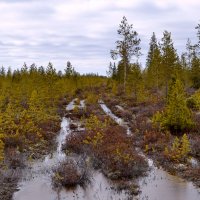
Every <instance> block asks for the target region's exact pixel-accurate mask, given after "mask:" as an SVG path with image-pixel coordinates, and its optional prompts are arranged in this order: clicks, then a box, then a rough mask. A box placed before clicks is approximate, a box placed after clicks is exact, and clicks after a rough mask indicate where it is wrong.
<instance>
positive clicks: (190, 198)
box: [99, 101, 200, 200]
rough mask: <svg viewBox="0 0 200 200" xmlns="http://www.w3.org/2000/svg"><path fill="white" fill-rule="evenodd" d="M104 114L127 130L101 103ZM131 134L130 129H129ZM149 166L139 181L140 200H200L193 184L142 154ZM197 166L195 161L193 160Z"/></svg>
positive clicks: (128, 131) (199, 191)
mask: <svg viewBox="0 0 200 200" xmlns="http://www.w3.org/2000/svg"><path fill="white" fill-rule="evenodd" d="M99 104H100V106H101V108H102V109H103V110H104V112H105V113H106V114H107V115H108V116H110V117H111V118H112V119H113V120H115V122H116V123H117V124H119V125H121V126H123V127H125V128H127V124H125V123H124V121H123V120H122V119H121V118H119V117H117V116H115V115H114V114H113V113H112V111H111V110H110V109H109V108H108V107H107V106H106V104H105V103H104V102H103V101H100V102H99ZM127 129H128V130H127V133H128V134H130V128H129V127H128V128H127ZM139 154H141V155H142V156H144V157H145V158H146V159H147V161H148V164H149V167H150V171H149V173H148V175H147V176H146V177H142V178H140V179H139V185H140V190H141V193H140V195H139V197H138V199H140V200H161V199H162V200H199V199H200V190H198V189H197V188H196V187H195V186H194V185H193V184H192V183H191V182H187V181H185V180H183V179H181V178H179V177H177V176H172V175H170V174H169V173H167V172H166V171H164V170H163V169H162V168H160V169H159V168H157V167H156V166H155V165H154V163H153V160H151V159H149V158H147V157H146V156H145V155H144V154H143V153H142V152H139ZM192 162H193V164H194V165H195V164H196V162H195V160H192Z"/></svg>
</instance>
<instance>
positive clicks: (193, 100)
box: [187, 91, 200, 110]
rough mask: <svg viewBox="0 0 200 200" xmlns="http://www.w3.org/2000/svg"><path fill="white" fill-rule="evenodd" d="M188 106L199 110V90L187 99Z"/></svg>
mask: <svg viewBox="0 0 200 200" xmlns="http://www.w3.org/2000/svg"><path fill="white" fill-rule="evenodd" d="M187 106H188V108H191V109H194V110H200V92H199V91H198V92H196V93H195V94H194V95H192V96H191V97H189V98H188V99H187Z"/></svg>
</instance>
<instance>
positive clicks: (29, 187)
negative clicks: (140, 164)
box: [13, 101, 200, 200]
mask: <svg viewBox="0 0 200 200" xmlns="http://www.w3.org/2000/svg"><path fill="white" fill-rule="evenodd" d="M100 105H101V108H102V109H103V110H104V112H105V113H106V114H107V115H109V116H110V117H111V118H112V119H113V120H115V121H116V122H117V123H118V124H120V125H121V126H123V127H125V128H127V134H130V129H129V127H128V125H127V124H126V123H125V122H124V121H123V120H122V119H120V118H118V117H117V116H115V115H114V114H113V113H112V112H111V110H110V109H109V108H108V107H107V106H106V105H105V104H104V102H103V101H100ZM73 107H74V101H72V102H70V104H69V105H67V107H66V110H67V111H70V110H72V109H73ZM81 107H84V101H81V102H80V108H81ZM69 124H70V118H65V117H64V118H63V119H62V122H61V130H60V133H59V135H58V137H57V149H56V151H55V152H54V153H53V154H51V155H48V156H47V157H46V158H45V159H43V160H39V161H33V162H29V163H28V167H27V168H26V169H25V170H24V172H23V175H22V179H21V181H20V182H19V184H18V189H19V190H18V191H17V192H16V193H15V194H14V195H13V200H64V199H68V200H72V199H85V200H86V199H87V200H94V199H97V200H112V199H113V200H114V199H115V200H118V199H119V200H122V199H139V200H147V199H148V200H161V199H162V200H199V199H200V191H199V190H198V189H197V188H195V187H194V186H193V185H192V183H190V182H186V181H184V180H183V179H181V178H178V177H176V176H172V175H169V174H168V173H167V172H165V171H164V170H163V169H158V168H157V167H156V166H154V163H153V161H152V160H150V159H148V158H146V159H147V160H148V163H149V166H150V171H149V173H148V175H147V176H146V177H143V178H140V179H139V180H138V183H139V185H140V190H141V193H140V194H139V196H137V197H132V196H129V194H128V193H126V192H125V191H122V192H118V191H117V190H115V184H114V183H113V182H111V181H110V180H108V179H107V178H105V177H104V175H103V174H102V173H100V172H99V171H93V172H91V183H90V184H89V185H88V186H87V187H86V188H82V187H80V186H78V187H76V188H73V189H69V190H66V189H64V188H63V189H62V190H59V191H56V190H54V189H53V187H52V181H51V175H52V169H53V168H54V167H55V166H56V165H57V164H58V163H59V162H60V161H61V160H63V159H66V155H65V154H64V153H63V152H62V144H63V143H64V141H65V138H66V136H67V135H68V134H69V133H70V131H72V130H70V127H69ZM141 154H142V153H141ZM143 156H144V155H143Z"/></svg>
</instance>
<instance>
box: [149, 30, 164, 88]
mask: <svg viewBox="0 0 200 200" xmlns="http://www.w3.org/2000/svg"><path fill="white" fill-rule="evenodd" d="M162 75H163V74H162V72H161V52H160V49H159V46H158V44H157V39H156V35H155V33H153V35H152V37H151V40H150V43H149V52H148V56H147V62H146V78H147V85H148V87H151V88H154V87H155V88H157V90H158V88H159V85H160V82H161V81H160V80H161V78H162Z"/></svg>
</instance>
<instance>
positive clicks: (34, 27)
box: [0, 0, 200, 74]
mask: <svg viewBox="0 0 200 200" xmlns="http://www.w3.org/2000/svg"><path fill="white" fill-rule="evenodd" d="M123 16H126V17H127V19H128V22H129V23H130V24H133V27H134V29H135V30H136V31H137V32H138V34H139V37H140V38H141V47H142V53H143V57H141V58H140V62H141V63H142V64H144V63H145V57H146V54H147V50H148V44H149V39H150V37H151V35H152V32H153V31H154V32H155V33H156V36H157V38H158V39H160V38H161V37H162V34H163V31H164V30H168V31H170V32H171V33H172V38H173V41H174V44H175V47H176V48H177V49H178V52H182V51H184V49H185V44H186V41H187V38H188V37H189V38H191V40H192V41H193V42H195V40H196V30H195V26H196V25H197V24H198V23H200V21H199V20H200V1H199V0H0V65H3V66H5V67H8V66H11V67H12V69H16V68H18V67H21V66H22V65H23V63H24V62H26V63H27V64H28V65H30V64H32V63H36V65H37V66H40V65H43V66H47V64H48V62H49V61H51V62H52V63H53V64H54V67H56V69H58V70H62V69H64V68H65V66H66V62H67V61H68V60H69V61H71V63H72V65H73V66H74V67H75V69H76V70H77V71H79V72H81V73H88V72H95V73H97V72H98V73H99V74H106V70H107V67H108V65H109V62H110V50H111V49H113V48H114V47H115V41H116V40H117V37H118V35H117V29H118V25H119V23H120V21H121V19H122V17H123Z"/></svg>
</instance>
